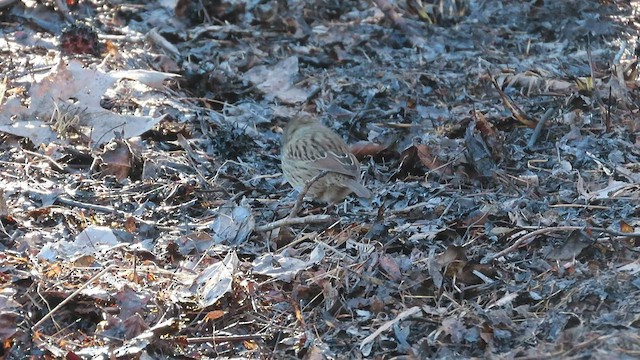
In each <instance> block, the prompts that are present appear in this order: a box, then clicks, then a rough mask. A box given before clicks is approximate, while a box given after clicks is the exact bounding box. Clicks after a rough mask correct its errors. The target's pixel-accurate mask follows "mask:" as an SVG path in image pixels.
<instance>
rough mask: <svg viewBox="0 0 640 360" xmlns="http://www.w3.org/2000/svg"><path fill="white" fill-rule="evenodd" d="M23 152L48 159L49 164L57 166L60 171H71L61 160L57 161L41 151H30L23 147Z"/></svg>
mask: <svg viewBox="0 0 640 360" xmlns="http://www.w3.org/2000/svg"><path fill="white" fill-rule="evenodd" d="M22 152H24V153H25V154H29V155H33V156H37V157H39V158H43V159H45V160H47V162H48V163H49V165H51V166H52V167H53V168H55V169H56V170H58V171H59V172H63V173H68V172H69V171H67V169H66V168H65V166H64V165H61V164H60V163H59V162H57V161H55V160H54V159H53V158H52V157H51V156H48V155H44V154H40V153H37V152H33V151H29V150H24V149H22Z"/></svg>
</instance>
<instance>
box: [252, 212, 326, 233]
mask: <svg viewBox="0 0 640 360" xmlns="http://www.w3.org/2000/svg"><path fill="white" fill-rule="evenodd" d="M330 218H331V216H329V215H309V216H305V217H286V218H284V219H280V220H277V221H274V222H270V223H268V224H265V225H260V226H256V228H255V230H256V231H269V230H273V229H276V228H279V227H283V226H289V225H300V224H318V223H324V222H327V221H329V219H330Z"/></svg>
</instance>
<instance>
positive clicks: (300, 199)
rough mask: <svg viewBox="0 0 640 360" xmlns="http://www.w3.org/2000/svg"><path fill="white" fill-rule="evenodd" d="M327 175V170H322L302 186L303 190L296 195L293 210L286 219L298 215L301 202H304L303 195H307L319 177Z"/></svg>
mask: <svg viewBox="0 0 640 360" xmlns="http://www.w3.org/2000/svg"><path fill="white" fill-rule="evenodd" d="M328 173H329V172H328V171H327V170H323V171H321V172H320V173H318V174H317V175H316V176H314V177H313V178H311V180H309V181H308V182H307V183H306V184H305V185H304V188H303V189H302V190H301V191H300V193H298V197H297V198H296V203H295V204H294V205H293V209H291V212H290V213H289V216H287V217H288V218H295V217H296V216H297V215H298V213H299V212H300V208H301V207H302V202H303V201H304V197H305V195H307V192H309V189H310V188H311V185H313V183H315V182H316V181H318V180H319V179H320V178H321V177H323V176H325V175H327V174H328Z"/></svg>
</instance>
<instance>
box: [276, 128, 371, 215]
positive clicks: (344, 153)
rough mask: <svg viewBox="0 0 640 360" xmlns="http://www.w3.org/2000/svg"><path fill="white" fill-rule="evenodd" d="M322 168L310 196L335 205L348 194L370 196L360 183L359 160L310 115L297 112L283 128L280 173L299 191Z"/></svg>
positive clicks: (343, 143)
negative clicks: (320, 175) (323, 173)
mask: <svg viewBox="0 0 640 360" xmlns="http://www.w3.org/2000/svg"><path fill="white" fill-rule="evenodd" d="M323 171H326V172H327V173H326V175H324V176H322V177H320V178H319V179H318V180H316V181H315V182H314V183H313V184H312V185H311V186H310V188H309V191H308V192H307V195H308V196H310V197H312V198H313V199H315V200H317V201H320V202H324V203H329V204H336V203H338V202H340V201H341V200H342V199H344V198H345V197H346V196H347V195H349V194H351V193H355V194H356V195H357V196H359V197H363V198H370V197H371V192H370V191H369V190H368V189H367V188H365V187H364V186H363V185H362V184H361V183H360V180H361V177H360V163H358V160H357V159H356V157H355V156H354V155H353V154H352V153H351V152H350V151H349V147H348V146H347V144H345V142H344V141H343V140H342V138H341V137H340V136H339V135H338V134H336V133H335V132H333V131H332V130H331V129H329V128H328V127H326V126H324V125H322V124H321V123H319V122H317V121H315V119H314V118H312V117H311V116H309V115H297V116H296V117H295V118H293V119H292V120H291V121H289V123H288V124H287V125H286V126H285V128H284V133H283V137H282V173H283V174H284V177H285V178H286V179H287V181H288V182H289V184H291V186H292V187H293V188H294V189H296V190H298V191H300V190H302V189H303V188H304V186H305V185H306V183H307V182H308V181H310V180H311V179H313V178H314V177H315V176H316V175H318V174H320V173H321V172H323Z"/></svg>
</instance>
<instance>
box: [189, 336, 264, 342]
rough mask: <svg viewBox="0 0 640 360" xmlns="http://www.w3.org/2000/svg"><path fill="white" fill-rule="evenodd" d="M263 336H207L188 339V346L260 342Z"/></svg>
mask: <svg viewBox="0 0 640 360" xmlns="http://www.w3.org/2000/svg"><path fill="white" fill-rule="evenodd" d="M263 338H264V336H262V335H226V336H205V337H197V338H187V339H186V340H187V343H188V344H201V343H214V344H217V343H221V342H232V341H245V340H260V339H263Z"/></svg>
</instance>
